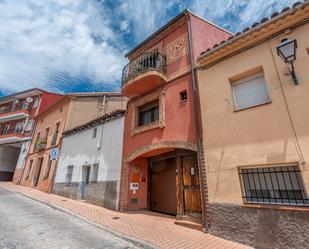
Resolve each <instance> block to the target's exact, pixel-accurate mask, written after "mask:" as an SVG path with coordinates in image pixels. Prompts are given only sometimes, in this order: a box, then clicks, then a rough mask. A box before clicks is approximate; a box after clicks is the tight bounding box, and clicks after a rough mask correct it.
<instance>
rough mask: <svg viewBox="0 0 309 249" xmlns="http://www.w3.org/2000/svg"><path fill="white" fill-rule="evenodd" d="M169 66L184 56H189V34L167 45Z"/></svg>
mask: <svg viewBox="0 0 309 249" xmlns="http://www.w3.org/2000/svg"><path fill="white" fill-rule="evenodd" d="M166 50H167V64H170V63H172V62H174V61H175V60H177V59H179V58H181V57H182V56H184V55H186V54H188V52H189V48H188V34H187V33H185V34H183V35H182V36H180V37H178V38H177V39H176V40H174V41H173V42H171V43H169V44H167V47H166Z"/></svg>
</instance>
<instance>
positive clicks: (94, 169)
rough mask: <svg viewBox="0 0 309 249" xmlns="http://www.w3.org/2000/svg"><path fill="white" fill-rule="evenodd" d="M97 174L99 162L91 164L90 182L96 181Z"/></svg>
mask: <svg viewBox="0 0 309 249" xmlns="http://www.w3.org/2000/svg"><path fill="white" fill-rule="evenodd" d="M98 174H99V164H98V163H95V164H93V165H92V166H91V178H90V180H91V181H92V182H96V181H98Z"/></svg>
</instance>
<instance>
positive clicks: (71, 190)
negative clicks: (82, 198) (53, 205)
mask: <svg viewBox="0 0 309 249" xmlns="http://www.w3.org/2000/svg"><path fill="white" fill-rule="evenodd" d="M78 190H79V183H78V182H71V183H70V184H69V185H66V183H62V182H55V183H54V185H53V189H52V192H53V193H54V194H57V195H61V196H64V197H67V198H71V199H77V197H78Z"/></svg>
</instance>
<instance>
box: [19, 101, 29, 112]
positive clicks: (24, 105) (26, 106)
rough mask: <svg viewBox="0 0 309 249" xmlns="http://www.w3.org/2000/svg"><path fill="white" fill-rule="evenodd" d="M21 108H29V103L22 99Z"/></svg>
mask: <svg viewBox="0 0 309 249" xmlns="http://www.w3.org/2000/svg"><path fill="white" fill-rule="evenodd" d="M21 108H22V109H23V110H28V108H29V103H28V102H27V101H24V102H23V103H22V106H21Z"/></svg>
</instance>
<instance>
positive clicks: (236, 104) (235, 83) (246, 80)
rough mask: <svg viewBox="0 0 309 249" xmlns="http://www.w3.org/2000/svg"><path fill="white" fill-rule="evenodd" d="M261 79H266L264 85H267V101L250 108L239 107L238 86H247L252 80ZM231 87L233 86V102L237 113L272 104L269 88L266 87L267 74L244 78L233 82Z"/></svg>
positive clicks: (261, 73)
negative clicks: (236, 90)
mask: <svg viewBox="0 0 309 249" xmlns="http://www.w3.org/2000/svg"><path fill="white" fill-rule="evenodd" d="M261 77H263V79H264V84H265V89H266V94H267V101H263V102H259V103H256V104H253V105H250V106H246V107H239V106H238V103H237V97H236V93H235V87H236V86H238V85H241V84H246V83H247V82H249V81H250V80H254V79H257V78H261ZM231 86H232V91H233V102H234V109H235V111H240V110H245V109H248V108H252V107H256V106H260V105H263V104H268V103H271V98H270V95H269V92H268V88H267V85H266V79H265V74H264V73H263V72H260V73H257V74H253V75H251V76H248V77H244V78H242V79H240V80H236V81H233V82H232V84H231Z"/></svg>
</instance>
